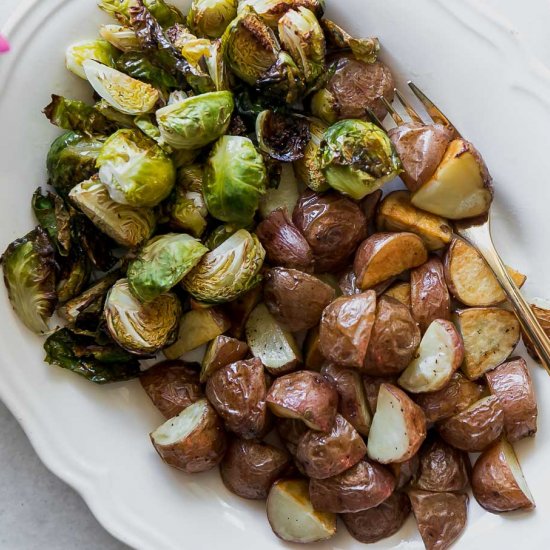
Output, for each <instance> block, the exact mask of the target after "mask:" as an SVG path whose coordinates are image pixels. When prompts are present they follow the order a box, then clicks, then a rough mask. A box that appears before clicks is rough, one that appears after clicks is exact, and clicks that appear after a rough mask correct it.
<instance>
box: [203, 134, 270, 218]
mask: <svg viewBox="0 0 550 550" xmlns="http://www.w3.org/2000/svg"><path fill="white" fill-rule="evenodd" d="M266 180H267V175H266V169H265V165H264V162H263V159H262V156H261V155H260V154H259V153H258V151H256V148H255V147H254V144H253V143H252V141H251V140H250V139H248V138H244V137H239V136H223V137H222V138H221V139H220V140H219V141H218V142H217V143H216V145H215V147H214V149H212V152H211V153H210V157H209V158H208V161H207V163H206V166H205V168H204V185H203V194H204V198H205V200H206V206H207V207H208V211H209V212H210V214H212V216H214V217H215V218H217V219H218V220H221V221H224V222H227V223H233V224H236V225H240V226H241V227H244V226H247V225H249V224H250V223H251V222H252V220H253V218H254V214H255V213H256V210H257V209H258V204H259V201H260V197H261V196H262V195H263V194H264V193H265V191H266Z"/></svg>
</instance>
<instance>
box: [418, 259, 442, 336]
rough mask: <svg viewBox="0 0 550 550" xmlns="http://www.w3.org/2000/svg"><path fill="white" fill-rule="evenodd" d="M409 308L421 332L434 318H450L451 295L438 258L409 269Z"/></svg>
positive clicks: (424, 330)
mask: <svg viewBox="0 0 550 550" xmlns="http://www.w3.org/2000/svg"><path fill="white" fill-rule="evenodd" d="M411 309H412V314H413V317H414V318H415V320H416V321H417V322H418V325H419V326H420V330H421V331H422V333H424V332H426V330H427V329H428V327H429V326H430V324H431V323H432V322H433V321H435V320H436V319H445V320H447V321H450V320H451V297H450V295H449V290H448V288H447V283H446V282H445V273H444V268H443V264H442V263H441V260H440V259H439V258H437V257H433V258H430V259H429V260H428V261H427V262H426V263H425V264H423V265H421V266H420V267H417V268H415V269H413V270H411Z"/></svg>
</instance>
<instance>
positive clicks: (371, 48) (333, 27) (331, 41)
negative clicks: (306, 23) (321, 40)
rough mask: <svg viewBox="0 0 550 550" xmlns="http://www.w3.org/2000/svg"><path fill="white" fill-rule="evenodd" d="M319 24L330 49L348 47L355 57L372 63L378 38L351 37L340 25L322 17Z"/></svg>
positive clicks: (378, 43)
mask: <svg viewBox="0 0 550 550" xmlns="http://www.w3.org/2000/svg"><path fill="white" fill-rule="evenodd" d="M321 26H322V27H323V30H324V31H325V37H326V39H327V42H328V46H329V48H331V49H337V50H346V49H350V50H351V52H352V53H353V55H354V57H355V59H358V60H359V61H364V62H365V63H374V62H375V61H376V59H377V57H378V52H379V51H380V42H379V41H378V38H353V36H350V35H349V34H348V33H347V32H346V31H345V30H344V29H343V28H342V27H340V26H338V25H337V24H336V23H334V22H333V21H331V20H330V19H326V18H324V19H322V20H321Z"/></svg>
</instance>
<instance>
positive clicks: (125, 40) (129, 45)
mask: <svg viewBox="0 0 550 550" xmlns="http://www.w3.org/2000/svg"><path fill="white" fill-rule="evenodd" d="M99 34H100V35H101V38H103V40H107V42H109V44H111V46H114V47H115V48H116V49H117V50H120V51H122V52H125V53H126V52H135V51H139V50H140V49H141V44H140V43H139V40H138V39H137V36H136V33H135V32H134V31H133V30H132V29H130V28H129V27H125V26H123V25H101V27H99Z"/></svg>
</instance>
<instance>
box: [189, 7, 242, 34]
mask: <svg viewBox="0 0 550 550" xmlns="http://www.w3.org/2000/svg"><path fill="white" fill-rule="evenodd" d="M235 17H237V0H193V3H192V4H191V9H190V10H189V13H188V14H187V24H188V25H189V27H190V28H191V30H192V31H193V32H195V33H197V34H198V35H200V36H208V37H209V38H219V37H220V36H221V35H222V34H223V33H224V31H225V29H226V28H227V26H228V25H229V23H231V21H233V19H235Z"/></svg>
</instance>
